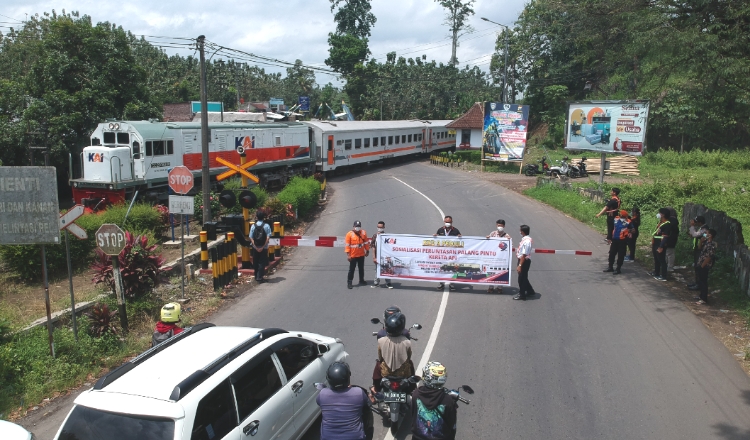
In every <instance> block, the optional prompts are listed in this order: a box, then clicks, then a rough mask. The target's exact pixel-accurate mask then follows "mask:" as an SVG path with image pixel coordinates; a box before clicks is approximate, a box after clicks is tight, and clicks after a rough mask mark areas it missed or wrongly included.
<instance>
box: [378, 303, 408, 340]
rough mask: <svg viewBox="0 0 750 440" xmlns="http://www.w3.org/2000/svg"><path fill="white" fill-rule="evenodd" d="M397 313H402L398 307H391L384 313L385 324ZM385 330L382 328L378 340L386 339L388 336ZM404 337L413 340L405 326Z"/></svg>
mask: <svg viewBox="0 0 750 440" xmlns="http://www.w3.org/2000/svg"><path fill="white" fill-rule="evenodd" d="M396 312H399V313H400V312H401V309H400V308H398V306H390V307H388V308H387V309H385V310H384V311H383V322H385V321H386V320H387V319H388V317H389V316H391V315H393V314H394V313H396ZM386 334H387V333H386V331H385V328H382V329H380V330H379V331H378V339H380V338H384V337H385V335H386ZM401 334H402V335H404V336H406V337H407V338H409V339H411V332H410V331H409V329H408V328H406V327H405V326H404V330H403V331H402V332H401Z"/></svg>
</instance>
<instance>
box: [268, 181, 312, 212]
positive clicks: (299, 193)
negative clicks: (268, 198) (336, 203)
mask: <svg viewBox="0 0 750 440" xmlns="http://www.w3.org/2000/svg"><path fill="white" fill-rule="evenodd" d="M277 198H278V199H279V200H280V201H281V202H283V203H285V204H288V205H292V206H293V207H294V208H295V209H296V210H297V212H298V215H299V216H300V217H304V216H306V215H307V214H309V213H310V212H311V211H312V209H313V208H314V207H315V206H316V205H317V204H318V199H319V198H320V182H318V181H317V180H315V178H314V177H294V178H292V180H290V181H289V183H288V184H287V185H286V186H285V187H284V189H283V190H281V192H279V194H278V196H277Z"/></svg>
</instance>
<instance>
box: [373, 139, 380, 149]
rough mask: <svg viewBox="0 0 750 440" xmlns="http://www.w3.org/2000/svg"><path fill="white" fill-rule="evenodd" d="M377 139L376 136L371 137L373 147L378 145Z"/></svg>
mask: <svg viewBox="0 0 750 440" xmlns="http://www.w3.org/2000/svg"><path fill="white" fill-rule="evenodd" d="M378 140H379V138H377V137H374V138H372V146H373V147H377V146H378Z"/></svg>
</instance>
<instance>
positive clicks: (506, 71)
mask: <svg viewBox="0 0 750 440" xmlns="http://www.w3.org/2000/svg"><path fill="white" fill-rule="evenodd" d="M480 18H481V19H482V20H484V21H486V22H489V23H492V24H496V25H498V26H502V27H504V28H505V61H504V63H503V67H504V68H505V71H504V73H503V104H505V103H506V102H507V99H508V96H507V92H506V90H507V88H508V33H509V32H510V28H509V27H508V26H506V25H504V24H500V23H496V22H494V21H492V20H490V19H487V18H484V17H480Z"/></svg>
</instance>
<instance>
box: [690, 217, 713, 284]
mask: <svg viewBox="0 0 750 440" xmlns="http://www.w3.org/2000/svg"><path fill="white" fill-rule="evenodd" d="M706 232H708V227H707V226H706V218H705V217H703V216H702V215H699V216H697V217H695V218H694V219H692V220H690V228H688V230H687V234H688V235H689V236H690V238H692V239H693V268H694V269H695V282H694V283H692V284H688V288H689V289H690V290H698V258H699V257H700V255H701V249H702V248H703V244H704V243H705V241H706V238H705V237H704V234H705V233H706Z"/></svg>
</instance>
